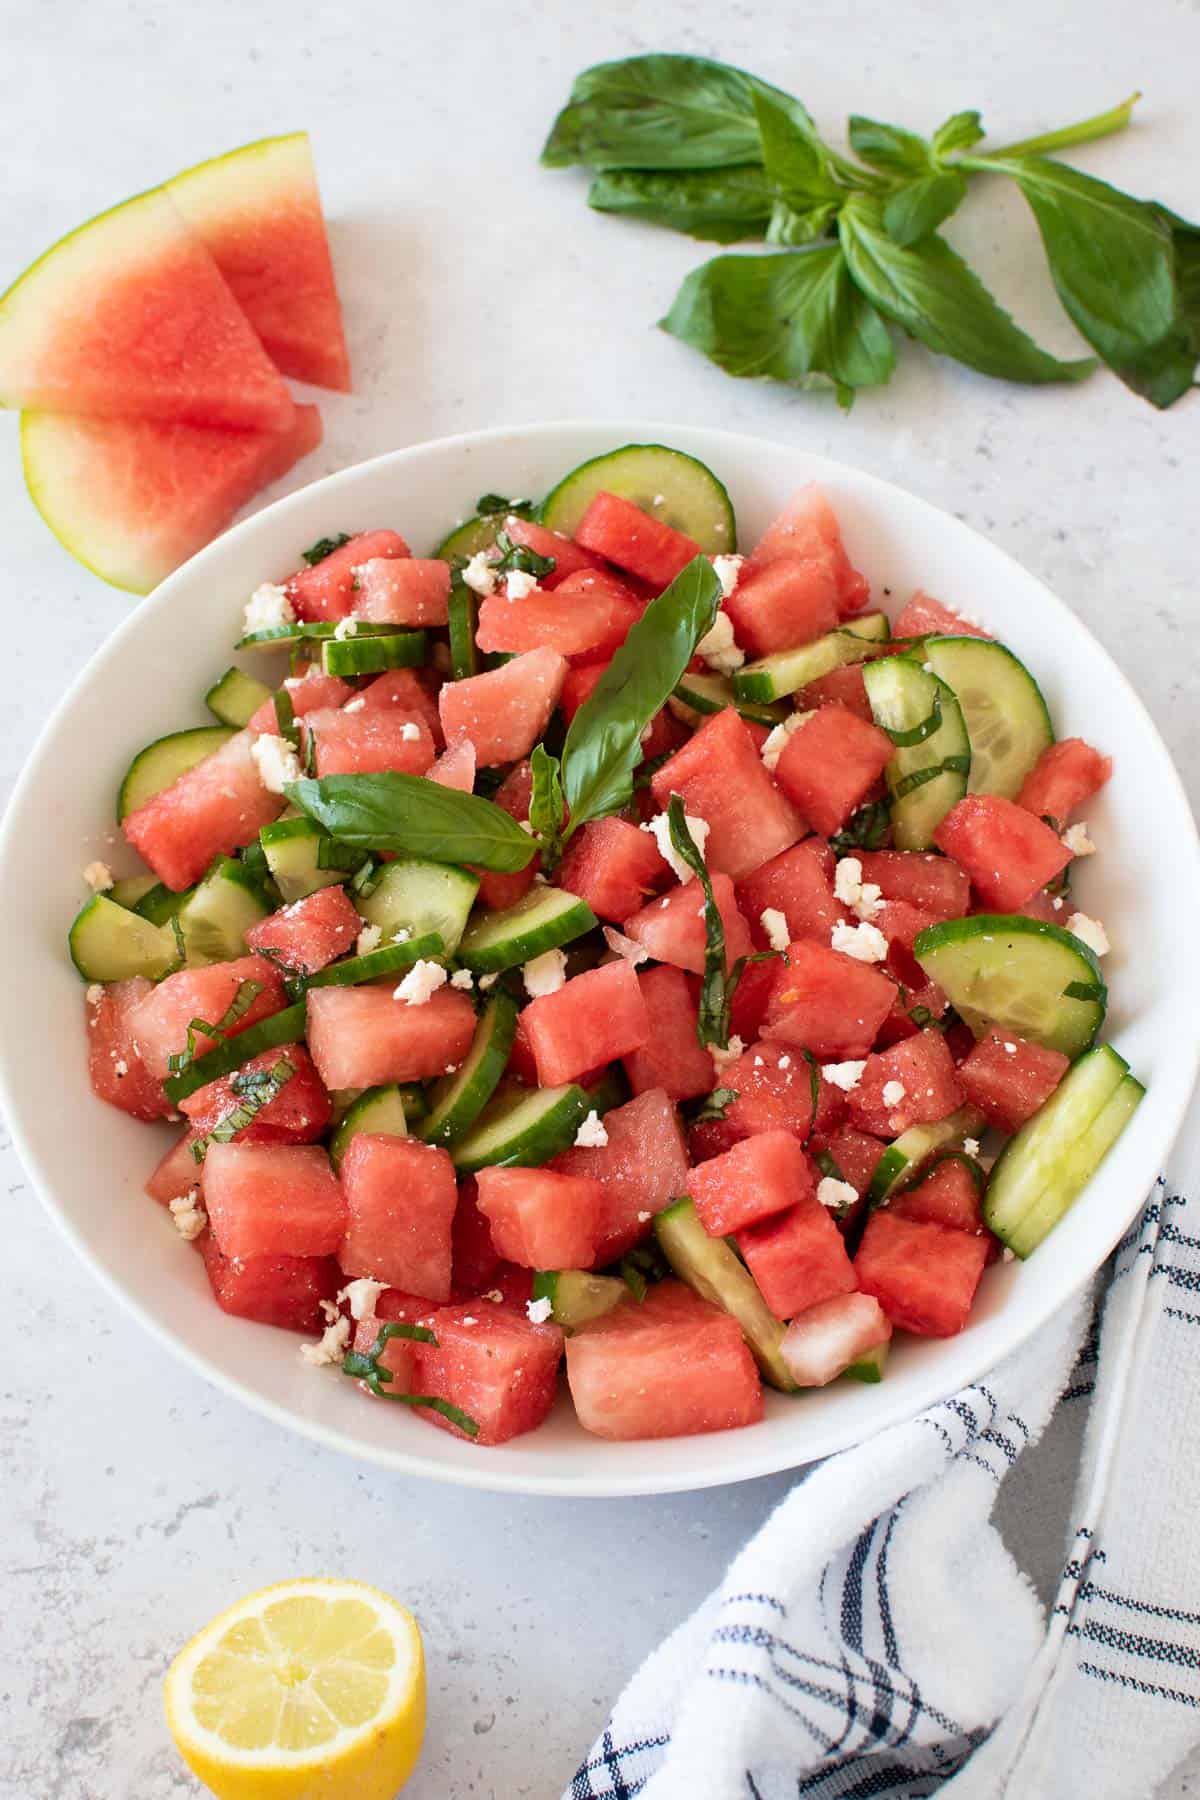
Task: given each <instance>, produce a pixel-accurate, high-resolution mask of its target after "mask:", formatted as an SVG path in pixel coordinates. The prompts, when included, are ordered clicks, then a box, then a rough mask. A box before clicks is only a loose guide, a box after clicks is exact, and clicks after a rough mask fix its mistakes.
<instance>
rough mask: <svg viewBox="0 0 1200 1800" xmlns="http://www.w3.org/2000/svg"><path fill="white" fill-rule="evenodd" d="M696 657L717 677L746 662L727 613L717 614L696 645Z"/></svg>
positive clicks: (722, 559)
mask: <svg viewBox="0 0 1200 1800" xmlns="http://www.w3.org/2000/svg"><path fill="white" fill-rule="evenodd" d="M718 560H719V561H721V562H733V561H736V560H737V559H736V558H734V557H721V558H719V559H718ZM714 566H715V565H714ZM731 591H732V590H731ZM696 655H697V656H702V657H703V658H704V660H705V662H706V663H707V664H708V666H709V668H710V669H715V670H716V672H717V674H718V675H731V674H732V673H733V671H734V670H735V669H740V668H741V666H742V664H743V663H744V662H745V660H746V652H745V651H744V650H739V649H738V647H737V644H736V643H735V642H734V637H733V623H732V621H731V619H730V617H729V614H728V613H723V612H719V613H718V614H717V616H716V618H715V619H714V620H713V624H712V629H711V630H710V631H706V632H705V634H704V636H703V637H702V638H701V639H700V642H699V643H698V644H697V645H696Z"/></svg>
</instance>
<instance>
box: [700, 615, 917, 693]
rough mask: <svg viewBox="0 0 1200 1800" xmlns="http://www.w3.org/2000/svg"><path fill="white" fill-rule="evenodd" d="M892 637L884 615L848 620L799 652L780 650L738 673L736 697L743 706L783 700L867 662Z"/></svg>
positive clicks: (735, 686) (735, 687) (735, 677)
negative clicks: (839, 671) (847, 666)
mask: <svg viewBox="0 0 1200 1800" xmlns="http://www.w3.org/2000/svg"><path fill="white" fill-rule="evenodd" d="M891 635H892V628H891V626H890V625H889V624H888V621H887V619H886V618H885V617H884V615H883V613H863V615H862V617H861V618H858V619H847V621H846V623H845V624H844V625H839V626H838V628H837V630H836V631H828V632H826V634H825V636H824V637H819V638H816V639H815V640H814V641H813V642H812V643H811V644H801V645H799V646H798V647H797V648H796V649H795V650H777V651H776V652H775V654H774V655H773V656H763V657H760V658H759V660H758V662H750V663H745V664H744V665H743V667H742V668H740V669H737V670H735V672H734V676H733V692H734V695H735V697H736V699H737V702H738V704H739V705H742V704H744V703H745V702H746V701H751V700H752V701H758V702H762V701H767V700H782V699H784V698H785V696H786V695H788V694H794V693H795V692H796V690H797V688H802V687H807V685H808V683H809V682H810V681H818V680H819V679H820V678H821V676H822V675H828V674H829V673H830V672H831V671H832V670H833V669H840V668H842V667H844V665H845V664H846V663H856V662H865V661H866V659H867V657H869V656H870V654H871V651H872V649H873V648H874V647H875V646H876V645H878V644H886V643H887V642H888V640H889V638H890V637H891Z"/></svg>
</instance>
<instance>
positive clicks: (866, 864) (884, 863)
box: [855, 850, 971, 919]
mask: <svg viewBox="0 0 1200 1800" xmlns="http://www.w3.org/2000/svg"><path fill="white" fill-rule="evenodd" d="M855 855H856V856H857V857H858V861H859V865H860V868H861V871H862V880H863V882H864V883H865V882H873V883H874V885H875V886H876V887H877V888H878V889H879V891H880V893H881V894H882V895H883V898H884V899H885V900H904V901H907V903H908V904H909V905H910V906H914V907H917V908H919V910H920V911H921V912H923V913H925V914H927V915H928V916H929V917H930V918H931V919H961V918H963V917H964V916H965V915H966V914H967V913H968V912H969V911H970V909H971V878H970V876H969V875H968V874H967V872H966V870H965V869H961V868H960V867H959V866H958V864H957V863H956V862H952V861H951V859H950V858H949V857H948V856H929V855H926V853H925V852H924V851H923V850H858V851H856V852H855Z"/></svg>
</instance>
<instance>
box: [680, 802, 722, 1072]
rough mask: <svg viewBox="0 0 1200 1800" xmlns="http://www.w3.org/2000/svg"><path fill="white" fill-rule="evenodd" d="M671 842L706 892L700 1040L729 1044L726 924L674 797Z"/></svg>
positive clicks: (698, 1021)
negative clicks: (726, 988)
mask: <svg viewBox="0 0 1200 1800" xmlns="http://www.w3.org/2000/svg"><path fill="white" fill-rule="evenodd" d="M667 819H668V822H669V823H670V827H671V842H672V843H673V844H674V846H675V849H676V850H677V851H678V853H679V855H680V856H681V857H682V858H683V860H684V862H685V863H686V864H687V866H688V868H689V869H690V870H691V871H692V873H693V875H695V877H696V879H697V881H698V882H699V883H700V886H701V887H702V888H703V889H704V975H703V977H702V979H701V982H700V1009H699V1016H698V1017H697V1020H696V1036H697V1037H698V1038H699V1040H700V1042H701V1044H703V1045H704V1046H705V1047H707V1046H708V1045H709V1044H717V1045H719V1046H720V1047H721V1048H722V1049H724V1047H725V1046H726V1044H728V1042H729V1008H728V1006H727V1005H726V1002H725V921H724V920H723V919H722V917H721V913H720V909H719V907H718V906H717V903H716V900H715V899H714V898H713V886H712V880H711V878H710V876H709V873H708V867H707V864H706V863H705V861H704V858H703V857H702V856H701V854H700V851H699V849H698V847H697V845H696V840H695V839H694V838H693V836H692V834H691V832H690V831H689V830H688V827H687V819H686V817H685V815H684V811H683V801H682V799H681V798H680V796H679V795H678V794H672V795H671V798H670V801H669V802H668V804H667Z"/></svg>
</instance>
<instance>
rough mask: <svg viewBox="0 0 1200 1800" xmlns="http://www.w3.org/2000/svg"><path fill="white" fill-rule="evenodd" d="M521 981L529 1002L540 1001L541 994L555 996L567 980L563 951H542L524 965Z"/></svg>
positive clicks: (565, 959)
mask: <svg viewBox="0 0 1200 1800" xmlns="http://www.w3.org/2000/svg"><path fill="white" fill-rule="evenodd" d="M521 979H522V981H523V982H524V983H525V992H526V993H527V994H528V995H529V998H530V999H531V1000H537V999H540V997H541V996H542V995H543V994H557V992H558V990H559V988H560V987H562V985H563V983H564V982H565V981H566V979H567V958H566V953H565V951H562V950H544V951H543V952H542V954H541V956H535V957H533V958H532V959H531V960H530V961H529V962H527V963H526V964H525V967H524V968H523V969H522V970H521Z"/></svg>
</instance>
